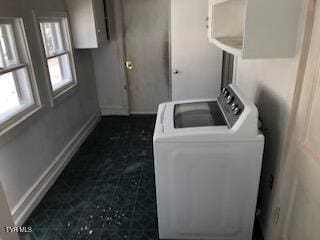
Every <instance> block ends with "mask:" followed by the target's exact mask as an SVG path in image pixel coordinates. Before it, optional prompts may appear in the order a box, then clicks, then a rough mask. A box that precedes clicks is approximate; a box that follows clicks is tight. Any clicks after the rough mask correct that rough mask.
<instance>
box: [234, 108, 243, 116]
mask: <svg viewBox="0 0 320 240" xmlns="http://www.w3.org/2000/svg"><path fill="white" fill-rule="evenodd" d="M240 111H241V109H240V108H239V107H235V109H234V110H233V114H234V115H237V114H239V113H240Z"/></svg>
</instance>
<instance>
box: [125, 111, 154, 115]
mask: <svg viewBox="0 0 320 240" xmlns="http://www.w3.org/2000/svg"><path fill="white" fill-rule="evenodd" d="M130 114H134V115H155V114H157V112H136V111H133V112H130Z"/></svg>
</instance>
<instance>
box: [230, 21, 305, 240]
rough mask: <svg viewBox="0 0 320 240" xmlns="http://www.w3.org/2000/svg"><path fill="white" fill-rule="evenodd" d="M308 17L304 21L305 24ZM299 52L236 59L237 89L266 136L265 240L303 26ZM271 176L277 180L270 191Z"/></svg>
mask: <svg viewBox="0 0 320 240" xmlns="http://www.w3.org/2000/svg"><path fill="white" fill-rule="evenodd" d="M304 21H305V15H304V16H303V18H302V19H301V26H303V25H304ZM300 31H301V32H300V36H301V39H299V40H298V44H297V53H296V56H295V57H294V58H290V59H268V60H262V59H258V60H243V59H240V58H238V59H236V61H235V75H234V81H235V83H236V85H237V86H239V87H240V89H241V90H242V91H243V93H244V94H245V95H247V96H248V97H249V98H250V99H251V100H252V101H254V102H255V103H256V105H257V107H258V110H259V114H260V118H261V120H262V129H263V133H264V135H265V137H266V143H265V150H264V157H263V166H262V176H261V182H260V193H259V199H258V207H259V208H262V215H261V217H260V220H261V224H262V227H263V231H264V233H265V235H266V236H265V237H266V239H272V238H270V230H271V229H272V224H273V213H274V210H275V209H274V208H275V207H276V203H275V202H274V201H275V197H276V194H277V193H276V188H277V184H278V183H277V179H278V177H279V175H278V174H279V173H280V170H281V169H280V167H281V165H282V162H283V160H284V159H283V154H284V150H285V144H286V136H287V130H288V125H289V121H290V114H291V110H292V103H293V96H294V90H295V85H296V81H297V78H298V70H299V64H300V58H301V49H302V38H303V32H304V29H303V27H301V28H300ZM271 176H273V177H274V180H275V182H274V186H273V189H270V182H271Z"/></svg>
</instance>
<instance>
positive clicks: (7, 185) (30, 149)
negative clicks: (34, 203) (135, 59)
mask: <svg viewBox="0 0 320 240" xmlns="http://www.w3.org/2000/svg"><path fill="white" fill-rule="evenodd" d="M7 7H8V8H13V9H15V8H22V10H23V12H24V14H25V19H24V23H25V28H26V32H27V38H28V42H29V45H30V50H31V56H32V59H33V63H34V66H35V74H36V80H37V83H38V87H39V90H40V95H41V98H42V103H43V104H45V107H44V109H43V111H41V112H39V113H37V114H36V115H34V116H32V118H31V119H29V120H27V122H26V123H25V124H24V126H23V127H22V128H21V127H20V128H16V129H14V130H12V131H11V132H10V134H8V136H7V137H6V139H3V137H2V139H1V141H0V180H1V182H2V184H3V187H4V190H5V192H6V195H7V199H8V203H9V207H10V208H11V210H12V209H13V208H15V206H16V205H17V204H18V203H19V201H20V200H21V199H22V197H23V195H24V194H26V193H27V192H28V190H29V189H30V188H31V186H32V185H33V184H34V183H35V182H36V181H37V180H38V179H39V178H40V176H41V175H42V174H43V173H44V172H45V171H46V170H47V168H48V167H49V166H50V164H52V162H53V161H54V159H55V158H56V157H57V155H58V154H59V153H60V152H61V151H62V149H63V148H64V147H65V146H66V144H67V143H68V142H69V141H70V140H71V139H72V138H73V137H74V136H75V134H76V133H77V132H78V131H79V130H80V129H81V127H83V125H84V123H86V122H87V121H88V120H89V118H90V117H91V116H92V115H93V114H94V113H96V112H97V111H98V103H97V97H96V86H95V79H94V72H93V65H92V59H91V53H90V51H88V50H81V51H77V50H76V51H75V65H76V71H77V78H78V81H79V85H78V88H77V91H76V92H75V93H74V94H73V95H72V96H69V97H68V98H67V99H66V100H65V101H64V102H62V103H61V104H59V105H57V106H55V107H53V108H51V107H50V104H49V98H48V94H47V87H46V81H45V75H44V70H43V69H42V67H41V61H40V45H39V42H38V41H37V38H36V35H35V26H34V22H33V18H32V12H31V11H32V9H35V10H41V9H42V10H50V11H59V10H60V11H61V10H62V11H64V10H65V9H66V7H65V3H64V1H63V0H55V1H50V0H1V1H0V8H1V10H3V8H7Z"/></svg>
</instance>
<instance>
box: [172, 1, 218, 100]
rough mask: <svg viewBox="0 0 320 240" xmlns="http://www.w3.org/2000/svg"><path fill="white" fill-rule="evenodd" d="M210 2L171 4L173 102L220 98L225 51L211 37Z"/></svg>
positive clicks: (174, 2)
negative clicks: (209, 38) (209, 27)
mask: <svg viewBox="0 0 320 240" xmlns="http://www.w3.org/2000/svg"><path fill="white" fill-rule="evenodd" d="M207 17H208V0H174V1H171V72H172V75H171V81H172V98H173V100H182V99H192V98H216V97H218V95H219V92H220V85H221V65H222V51H221V50H220V49H218V48H217V47H216V46H215V45H213V44H210V43H209V40H208V37H207V36H208V34H207V22H206V21H207Z"/></svg>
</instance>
